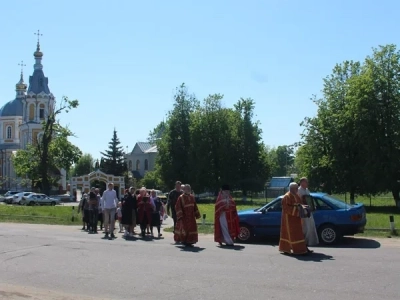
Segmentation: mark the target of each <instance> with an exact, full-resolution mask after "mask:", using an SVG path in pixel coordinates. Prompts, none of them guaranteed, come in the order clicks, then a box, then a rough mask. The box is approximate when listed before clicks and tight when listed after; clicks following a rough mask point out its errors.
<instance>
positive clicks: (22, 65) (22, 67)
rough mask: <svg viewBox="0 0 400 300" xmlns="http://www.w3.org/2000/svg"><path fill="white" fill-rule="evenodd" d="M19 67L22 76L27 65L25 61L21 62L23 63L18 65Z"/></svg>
mask: <svg viewBox="0 0 400 300" xmlns="http://www.w3.org/2000/svg"><path fill="white" fill-rule="evenodd" d="M18 66H21V74H22V73H24V67H26V65H25V64H24V61H23V60H21V62H20V63H19V64H18Z"/></svg>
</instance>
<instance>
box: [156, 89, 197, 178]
mask: <svg viewBox="0 0 400 300" xmlns="http://www.w3.org/2000/svg"><path fill="white" fill-rule="evenodd" d="M174 100H175V101H174V106H173V109H172V111H170V112H169V115H168V120H167V121H166V124H165V125H166V126H165V130H164V134H163V135H162V138H161V139H159V140H157V150H158V155H157V165H158V166H159V169H160V176H161V179H162V180H163V182H165V184H166V185H168V186H173V184H174V182H175V181H176V180H181V181H183V182H188V180H189V179H190V172H191V168H192V167H191V166H190V163H189V151H190V147H191V138H190V123H191V113H192V112H193V110H194V109H195V108H196V106H197V105H198V101H197V99H196V97H195V96H194V95H192V94H189V93H188V90H187V88H186V86H185V84H182V85H181V86H180V87H179V88H177V90H176V94H175V96H174Z"/></svg>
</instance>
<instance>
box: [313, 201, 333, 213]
mask: <svg viewBox="0 0 400 300" xmlns="http://www.w3.org/2000/svg"><path fill="white" fill-rule="evenodd" d="M314 202H315V209H316V210H332V207H330V206H329V205H328V204H326V203H325V202H324V201H322V200H321V199H319V198H314Z"/></svg>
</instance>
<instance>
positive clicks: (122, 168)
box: [100, 129, 127, 176]
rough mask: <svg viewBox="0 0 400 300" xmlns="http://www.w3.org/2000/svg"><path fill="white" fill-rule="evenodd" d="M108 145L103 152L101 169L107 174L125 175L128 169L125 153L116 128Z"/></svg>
mask: <svg viewBox="0 0 400 300" xmlns="http://www.w3.org/2000/svg"><path fill="white" fill-rule="evenodd" d="M108 145H109V146H108V149H107V150H106V151H105V152H101V155H102V158H101V164H100V168H101V170H102V171H103V172H104V173H106V174H112V175H114V176H124V174H125V172H126V170H127V166H126V162H125V158H124V154H125V153H124V149H123V146H121V142H120V141H119V138H118V136H117V131H116V130H115V129H114V132H113V137H112V139H111V141H110V142H109V143H108Z"/></svg>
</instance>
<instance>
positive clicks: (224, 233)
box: [219, 212, 233, 245]
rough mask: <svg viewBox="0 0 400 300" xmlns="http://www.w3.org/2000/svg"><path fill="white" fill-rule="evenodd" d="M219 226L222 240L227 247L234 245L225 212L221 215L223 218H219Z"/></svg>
mask: <svg viewBox="0 0 400 300" xmlns="http://www.w3.org/2000/svg"><path fill="white" fill-rule="evenodd" d="M219 224H220V226H221V233H222V240H223V241H224V243H225V244H227V245H233V241H232V238H231V236H230V234H229V228H228V222H227V220H226V214H225V212H223V213H221V216H220V217H219Z"/></svg>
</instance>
